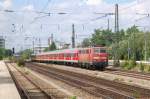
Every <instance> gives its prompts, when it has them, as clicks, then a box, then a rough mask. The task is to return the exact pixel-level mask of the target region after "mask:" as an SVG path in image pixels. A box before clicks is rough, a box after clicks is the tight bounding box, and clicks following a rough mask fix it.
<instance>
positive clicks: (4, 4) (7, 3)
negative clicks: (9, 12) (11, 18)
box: [0, 0, 12, 9]
mask: <svg viewBox="0 0 150 99" xmlns="http://www.w3.org/2000/svg"><path fill="white" fill-rule="evenodd" d="M0 5H1V6H2V7H3V8H4V9H7V8H9V7H11V6H12V0H2V1H1V2H0Z"/></svg>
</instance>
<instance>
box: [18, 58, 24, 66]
mask: <svg viewBox="0 0 150 99" xmlns="http://www.w3.org/2000/svg"><path fill="white" fill-rule="evenodd" d="M17 65H18V66H24V65H25V61H24V59H18V60H17Z"/></svg>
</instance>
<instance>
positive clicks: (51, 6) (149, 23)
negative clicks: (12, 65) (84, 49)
mask: <svg viewBox="0 0 150 99" xmlns="http://www.w3.org/2000/svg"><path fill="white" fill-rule="evenodd" d="M116 3H118V5H119V28H120V29H127V28H128V27H131V26H133V25H137V26H139V25H140V26H145V27H146V28H145V31H148V30H149V27H150V17H146V15H145V14H148V13H150V7H149V5H150V0H0V9H1V10H0V21H1V22H0V23H1V24H0V30H1V32H0V35H2V36H4V37H5V39H6V48H10V49H11V48H13V47H14V48H15V49H16V50H17V51H20V50H24V49H26V48H32V42H33V41H34V42H35V46H38V45H39V38H40V40H41V43H42V46H47V44H48V43H47V42H48V38H49V37H50V36H51V34H53V35H54V40H55V41H57V42H65V43H71V34H72V24H75V32H76V44H78V43H80V42H81V41H82V40H83V39H84V38H87V37H91V35H92V33H94V29H107V21H108V19H109V20H110V29H112V30H113V31H114V15H109V16H105V14H106V13H114V11H115V4H116ZM6 10H7V11H6ZM8 10H9V11H10V10H11V11H13V12H9V11H8ZM39 12H42V13H39ZM45 13H52V14H50V15H48V14H45ZM59 13H66V14H59ZM98 13H104V14H98ZM143 17H146V18H143ZM140 29H144V28H140Z"/></svg>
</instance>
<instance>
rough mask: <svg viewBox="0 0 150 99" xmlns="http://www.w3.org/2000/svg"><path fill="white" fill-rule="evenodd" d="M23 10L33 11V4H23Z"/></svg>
mask: <svg viewBox="0 0 150 99" xmlns="http://www.w3.org/2000/svg"><path fill="white" fill-rule="evenodd" d="M23 10H28V11H33V10H34V6H33V5H27V6H24V7H23Z"/></svg>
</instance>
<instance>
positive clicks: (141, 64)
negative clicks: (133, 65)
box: [140, 62, 144, 72]
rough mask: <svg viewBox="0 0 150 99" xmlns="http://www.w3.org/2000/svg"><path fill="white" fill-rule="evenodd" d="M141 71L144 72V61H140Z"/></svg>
mask: <svg viewBox="0 0 150 99" xmlns="http://www.w3.org/2000/svg"><path fill="white" fill-rule="evenodd" d="M140 71H141V72H144V64H143V63H142V62H141V63H140Z"/></svg>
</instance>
